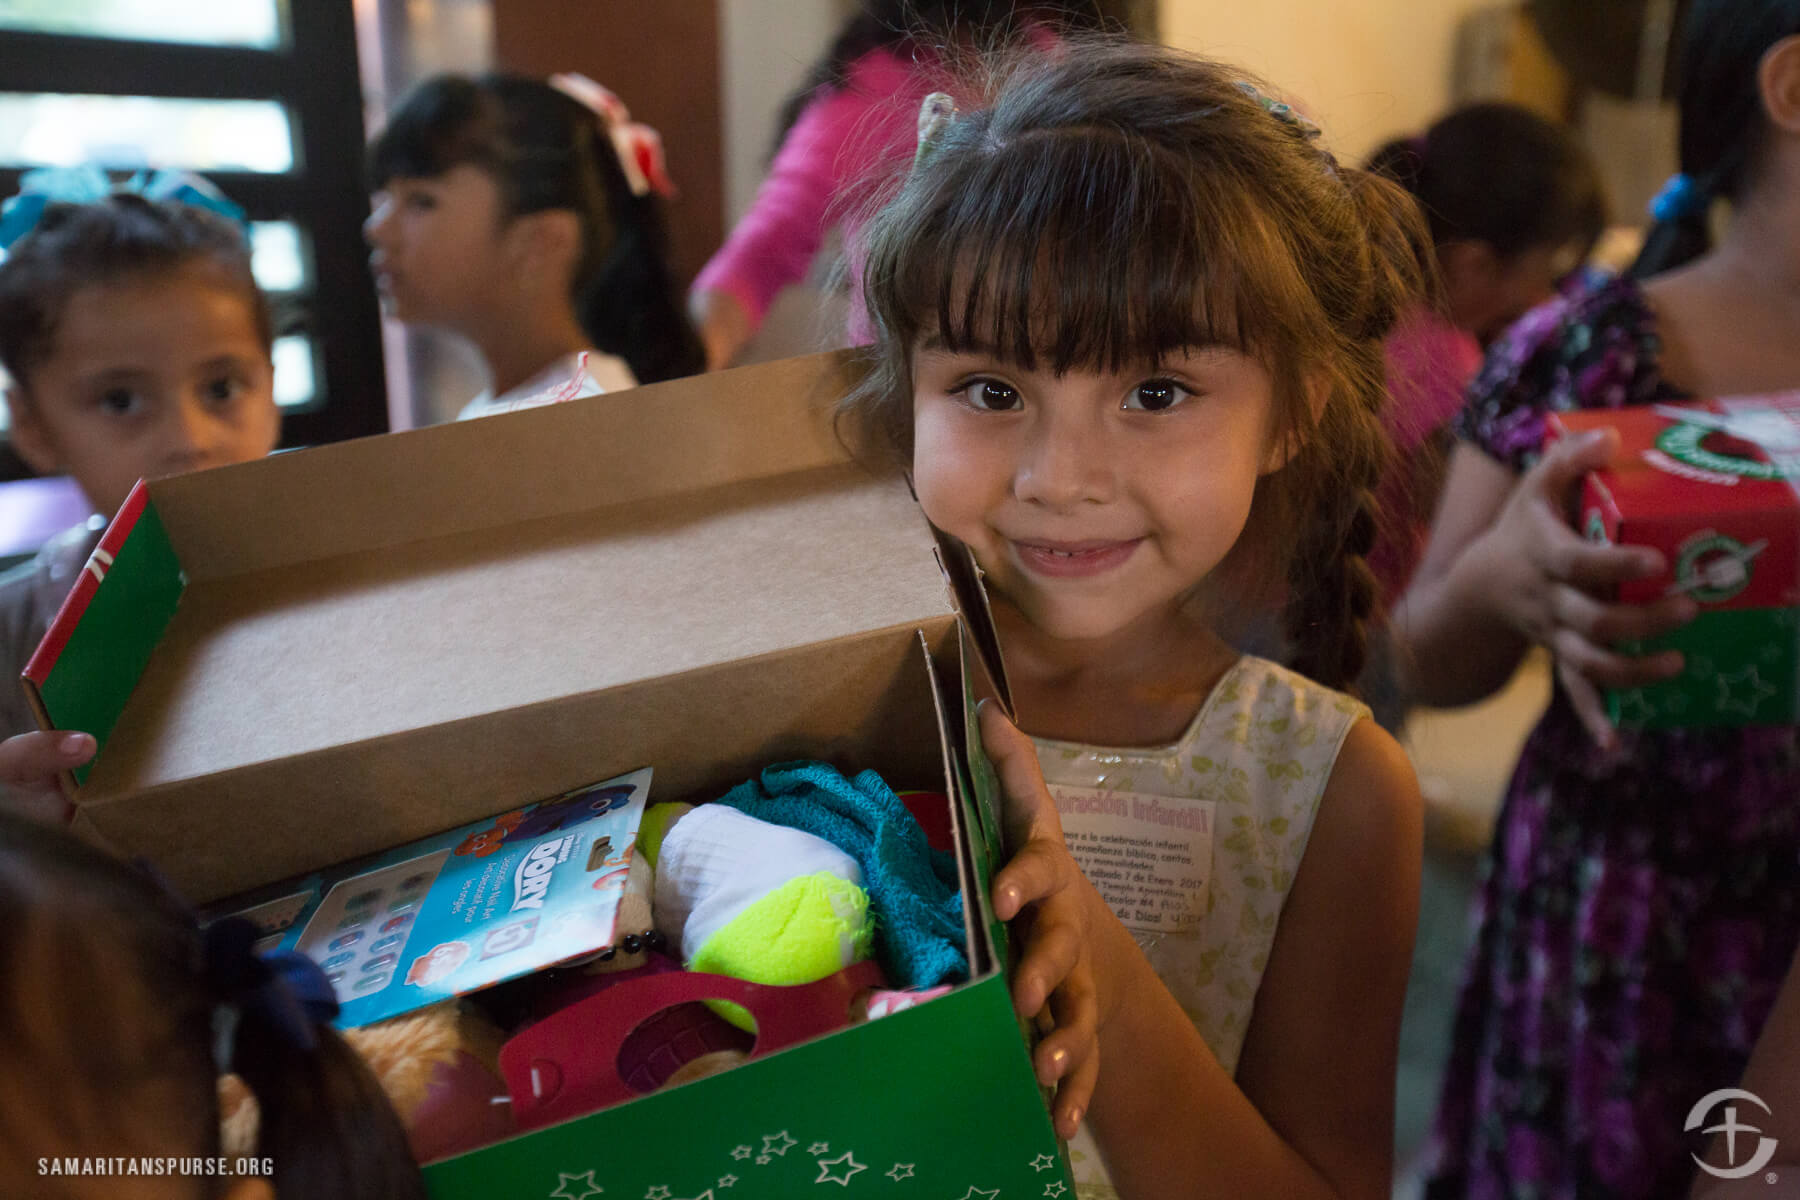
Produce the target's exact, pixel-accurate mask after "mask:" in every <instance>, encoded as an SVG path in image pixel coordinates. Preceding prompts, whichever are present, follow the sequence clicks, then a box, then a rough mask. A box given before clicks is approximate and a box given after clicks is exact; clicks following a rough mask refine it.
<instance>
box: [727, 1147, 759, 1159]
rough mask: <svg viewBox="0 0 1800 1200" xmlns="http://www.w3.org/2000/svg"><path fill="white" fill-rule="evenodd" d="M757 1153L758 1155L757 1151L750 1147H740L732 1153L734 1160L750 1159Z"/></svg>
mask: <svg viewBox="0 0 1800 1200" xmlns="http://www.w3.org/2000/svg"><path fill="white" fill-rule="evenodd" d="M755 1153H756V1151H754V1150H752V1149H751V1148H750V1147H748V1146H739V1147H738V1148H737V1149H735V1150H733V1151H732V1152H731V1157H733V1158H749V1157H750V1156H751V1155H752V1154H755Z"/></svg>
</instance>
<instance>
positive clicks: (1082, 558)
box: [1008, 537, 1144, 579]
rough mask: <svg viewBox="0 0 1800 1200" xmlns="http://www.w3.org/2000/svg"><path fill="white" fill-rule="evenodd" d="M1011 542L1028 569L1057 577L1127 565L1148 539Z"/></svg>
mask: <svg viewBox="0 0 1800 1200" xmlns="http://www.w3.org/2000/svg"><path fill="white" fill-rule="evenodd" d="M1008 544H1009V545H1010V547H1011V549H1012V553H1013V557H1014V558H1016V559H1017V560H1018V562H1019V565H1020V566H1021V567H1022V568H1024V569H1025V570H1027V571H1033V572H1036V573H1037V574H1039V575H1048V576H1051V577H1052V578H1057V579H1085V578H1088V577H1090V576H1094V575H1103V574H1105V573H1106V572H1107V571H1110V570H1112V569H1114V568H1115V567H1120V566H1123V565H1124V564H1125V562H1126V561H1127V560H1128V559H1130V558H1131V556H1132V554H1134V553H1135V552H1136V551H1137V548H1138V547H1139V546H1141V545H1143V544H1144V539H1143V538H1141V537H1138V538H1130V539H1127V540H1123V541H1084V542H1058V541H1045V540H1022V539H1018V538H1012V539H1009V540H1008Z"/></svg>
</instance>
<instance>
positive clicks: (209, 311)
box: [0, 168, 281, 801]
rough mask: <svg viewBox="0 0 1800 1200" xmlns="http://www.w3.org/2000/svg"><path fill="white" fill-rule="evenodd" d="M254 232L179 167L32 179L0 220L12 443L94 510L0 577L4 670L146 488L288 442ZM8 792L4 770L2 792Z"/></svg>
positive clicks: (10, 701) (1, 693) (9, 698)
mask: <svg viewBox="0 0 1800 1200" xmlns="http://www.w3.org/2000/svg"><path fill="white" fill-rule="evenodd" d="M246 229H247V225H246V223H245V221H244V213H243V210H242V209H240V208H238V207H237V205H235V204H233V203H232V202H231V201H230V200H228V199H226V198H225V197H224V196H221V195H220V194H219V193H218V192H217V191H216V190H214V189H213V188H212V187H211V185H209V184H207V183H206V182H205V181H204V180H200V179H198V178H196V177H194V176H184V175H178V174H173V173H165V174H162V175H158V176H156V177H154V178H152V179H149V180H148V181H144V180H133V181H130V182H129V183H128V184H127V185H125V186H124V187H121V188H118V189H115V188H114V186H113V185H112V183H111V182H109V180H108V178H107V176H106V174H105V173H104V172H102V171H100V170H99V169H98V168H80V169H72V170H53V171H43V172H33V173H32V174H30V175H27V176H26V177H25V181H24V188H23V190H22V191H21V192H20V194H19V195H17V196H15V197H13V198H12V199H10V200H9V201H8V202H7V203H6V205H5V207H4V210H3V211H0V249H4V251H5V259H4V261H0V367H3V368H4V371H5V389H6V392H5V395H6V404H7V409H8V411H9V413H10V415H11V418H12V427H11V429H10V431H9V432H8V437H9V438H10V440H11V442H12V446H13V448H14V449H15V450H17V451H18V453H19V455H20V457H22V458H23V459H24V460H25V461H26V462H27V463H29V464H30V465H31V466H32V468H33V469H35V470H37V471H38V472H40V473H42V474H67V475H69V476H70V477H72V478H73V479H74V481H75V482H76V483H77V484H79V485H80V487H81V490H82V492H83V494H84V495H85V496H86V498H87V501H88V504H89V505H90V506H91V509H92V512H93V516H92V518H91V519H90V520H88V521H86V522H84V523H82V524H81V525H78V526H76V527H74V528H73V529H70V530H68V531H66V532H64V533H63V534H60V535H58V536H57V537H55V538H53V539H52V540H51V541H50V542H49V543H48V544H46V545H45V546H44V547H43V548H42V549H41V550H40V551H39V553H38V555H37V557H36V558H34V559H33V560H32V561H31V562H29V563H27V564H24V565H22V566H20V567H18V568H15V569H14V570H13V571H12V572H10V573H8V574H6V575H4V576H0V673H10V674H11V675H13V676H15V677H16V676H17V675H18V673H19V671H20V670H21V669H23V667H24V665H25V662H26V659H27V658H29V657H30V655H31V652H32V651H33V650H35V649H36V648H37V644H38V641H39V640H40V639H41V638H42V637H43V636H44V630H45V628H46V627H47V626H48V624H49V622H50V620H51V619H52V618H53V617H54V616H55V615H56V611H57V609H58V607H60V606H61V604H62V601H63V597H64V596H65V595H67V594H68V591H69V588H70V587H71V586H72V585H73V583H74V582H75V578H76V575H77V574H78V573H79V572H80V571H81V569H82V567H83V565H84V564H85V563H86V562H87V557H88V554H89V552H90V551H91V550H92V549H93V548H94V545H95V543H96V542H98V540H99V538H100V534H101V531H103V530H104V529H105V527H106V523H107V521H108V520H110V519H111V518H112V516H113V514H114V513H115V512H116V511H117V510H118V508H119V506H120V505H121V504H123V503H124V501H125V498H126V496H127V495H128V494H129V493H130V491H131V488H132V485H133V484H135V483H136V482H137V481H138V480H139V479H140V478H156V477H160V476H164V475H173V474H178V473H181V472H185V471H195V470H201V469H204V468H207V467H214V466H222V465H225V464H228V463H237V462H245V461H248V460H250V459H255V458H261V457H263V456H264V455H266V454H268V453H269V451H271V450H273V449H274V448H275V442H276V437H277V435H278V434H279V432H280V424H281V418H280V414H279V413H278V411H277V410H276V407H275V396H274V368H273V365H272V363H271V359H270V347H271V344H272V338H273V330H272V326H271V321H270V316H269V308H268V304H267V302H266V301H265V299H264V297H263V294H262V292H261V291H260V290H259V289H258V288H257V285H256V280H255V278H254V276H253V275H252V274H251V269H250V247H249V243H248V239H247V237H246ZM35 728H36V722H35V721H33V720H32V717H31V714H30V712H29V710H28V709H27V708H26V706H25V699H24V696H23V694H22V693H21V692H20V690H19V688H18V686H17V685H16V684H15V685H13V686H11V687H5V688H0V737H5V736H9V735H12V734H18V733H23V732H25V731H27V730H32V729H35ZM84 748H85V752H86V753H92V743H91V742H86V743H84ZM75 753H77V754H82V756H83V757H85V754H83V752H82V750H81V749H77V750H76V751H75ZM8 761H10V759H9V758H8V756H7V754H5V753H0V764H4V763H5V762H8ZM46 765H48V764H46ZM55 765H58V766H67V765H70V764H69V762H68V761H66V760H65V761H61V762H58V763H56V764H55ZM10 782H11V777H10V776H9V774H8V772H7V771H6V770H5V769H4V766H3V765H0V793H4V792H5V790H6V788H7V786H8V785H9V784H10ZM6 798H7V797H6V796H5V795H3V794H0V801H3V800H5V799H6Z"/></svg>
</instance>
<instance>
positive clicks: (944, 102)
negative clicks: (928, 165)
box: [913, 92, 956, 167]
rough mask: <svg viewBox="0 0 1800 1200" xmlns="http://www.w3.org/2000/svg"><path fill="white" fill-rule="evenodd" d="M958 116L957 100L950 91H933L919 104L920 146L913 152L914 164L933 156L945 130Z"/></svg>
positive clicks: (916, 164)
mask: <svg viewBox="0 0 1800 1200" xmlns="http://www.w3.org/2000/svg"><path fill="white" fill-rule="evenodd" d="M955 118H956V101H955V100H954V99H952V98H951V96H950V93H948V92H933V93H931V95H929V96H927V97H925V99H924V101H923V102H922V103H921V104H920V105H919V148H918V149H917V150H916V151H914V153H913V166H915V167H916V166H918V165H919V164H920V163H922V162H924V161H925V160H926V159H927V158H929V157H931V154H932V152H933V151H934V150H936V149H937V147H938V144H939V143H940V142H942V141H943V139H944V130H946V129H948V128H950V122H951V121H953V120H954V119H955Z"/></svg>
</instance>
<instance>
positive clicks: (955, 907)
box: [719, 762, 969, 988]
mask: <svg viewBox="0 0 1800 1200" xmlns="http://www.w3.org/2000/svg"><path fill="white" fill-rule="evenodd" d="M719 803H720V804H729V805H731V806H732V807H733V808H735V809H737V810H739V811H740V812H742V813H744V814H745V815H747V816H752V817H755V818H757V819H758V820H761V821H768V822H769V823H770V824H773V825H786V826H788V827H789V828H791V829H803V830H805V831H806V832H807V833H811V834H814V835H816V836H818V837H822V838H824V839H825V840H826V841H828V842H830V843H831V844H832V845H834V846H836V847H838V848H839V849H840V850H842V851H844V853H846V854H848V855H850V856H851V857H852V858H854V859H856V861H857V863H858V864H860V865H861V867H862V872H863V886H864V887H866V888H867V889H868V892H869V907H870V910H871V911H872V912H873V913H874V914H875V955H876V957H877V958H878V959H879V960H880V962H881V966H882V969H883V970H885V971H886V972H887V975H888V979H889V980H890V981H891V982H892V983H893V985H894V986H895V987H897V988H925V987H934V986H936V985H937V984H940V983H955V982H959V981H961V980H964V979H967V978H968V977H969V960H968V957H967V955H965V954H964V952H963V904H962V892H961V890H960V889H959V888H958V886H957V878H956V862H955V860H954V859H952V858H951V856H950V855H948V854H945V853H944V852H943V851H941V850H933V849H932V848H931V847H930V846H929V845H927V844H926V842H925V831H924V830H923V829H921V828H919V822H918V821H917V820H915V819H914V818H913V815H912V813H910V812H908V811H907V810H906V805H905V804H904V803H903V802H902V801H901V799H900V797H898V796H896V795H894V791H893V789H892V788H890V787H888V785H887V784H886V783H885V782H883V780H882V778H881V776H879V775H877V774H876V773H875V772H873V771H864V772H862V773H861V774H860V775H858V776H857V777H856V778H855V779H845V778H844V776H843V775H842V774H841V773H840V772H839V771H838V770H837V768H835V767H833V766H831V765H830V764H829V763H822V762H787V763H776V764H775V765H774V766H771V767H765V768H764V769H763V772H762V774H761V776H759V777H758V778H756V779H752V780H750V781H748V782H746V783H741V784H739V785H738V786H737V787H735V788H732V789H731V791H729V792H727V793H726V794H725V795H723V796H721V797H720V798H719Z"/></svg>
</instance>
